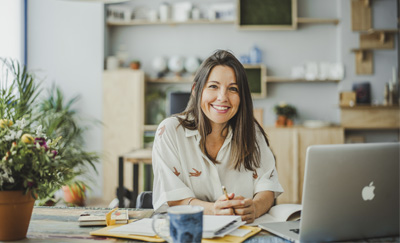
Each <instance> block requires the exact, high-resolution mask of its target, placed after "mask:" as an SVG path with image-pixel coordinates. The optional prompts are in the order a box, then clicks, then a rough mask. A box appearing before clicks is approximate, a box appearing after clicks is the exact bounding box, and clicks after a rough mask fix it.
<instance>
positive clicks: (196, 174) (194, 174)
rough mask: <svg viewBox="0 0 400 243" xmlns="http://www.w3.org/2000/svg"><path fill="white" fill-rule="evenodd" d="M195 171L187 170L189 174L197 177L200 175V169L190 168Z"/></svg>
mask: <svg viewBox="0 0 400 243" xmlns="http://www.w3.org/2000/svg"><path fill="white" fill-rule="evenodd" d="M192 169H193V170H194V171H195V172H189V175H190V176H194V177H199V176H200V175H201V171H198V170H196V169H195V168H192Z"/></svg>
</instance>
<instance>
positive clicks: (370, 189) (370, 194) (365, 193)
mask: <svg viewBox="0 0 400 243" xmlns="http://www.w3.org/2000/svg"><path fill="white" fill-rule="evenodd" d="M373 184H374V182H373V181H371V183H369V186H365V187H364V188H363V190H362V192H361V195H362V198H363V199H364V201H368V200H372V199H374V197H375V194H374V190H375V186H374V185H373Z"/></svg>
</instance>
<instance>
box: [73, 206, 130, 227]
mask: <svg viewBox="0 0 400 243" xmlns="http://www.w3.org/2000/svg"><path fill="white" fill-rule="evenodd" d="M108 212H110V210H90V211H85V212H82V213H81V214H80V216H79V219H78V222H79V226H103V225H106V214H107V213H108ZM111 219H115V223H116V224H126V223H128V219H129V215H128V210H126V209H124V210H117V211H115V212H114V213H113V214H112V215H111Z"/></svg>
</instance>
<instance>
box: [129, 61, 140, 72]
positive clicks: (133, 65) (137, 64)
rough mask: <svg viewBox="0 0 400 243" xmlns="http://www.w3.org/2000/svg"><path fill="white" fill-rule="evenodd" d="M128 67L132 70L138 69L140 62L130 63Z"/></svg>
mask: <svg viewBox="0 0 400 243" xmlns="http://www.w3.org/2000/svg"><path fill="white" fill-rule="evenodd" d="M130 66H131V68H132V69H134V70H137V69H140V62H131V64H130Z"/></svg>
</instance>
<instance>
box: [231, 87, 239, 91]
mask: <svg viewBox="0 0 400 243" xmlns="http://www.w3.org/2000/svg"><path fill="white" fill-rule="evenodd" d="M229 91H233V92H239V89H238V88H237V87H235V86H232V87H229Z"/></svg>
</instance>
